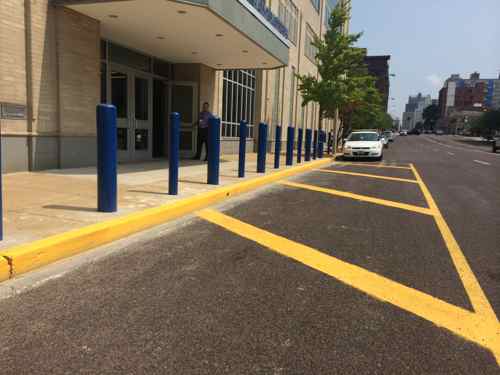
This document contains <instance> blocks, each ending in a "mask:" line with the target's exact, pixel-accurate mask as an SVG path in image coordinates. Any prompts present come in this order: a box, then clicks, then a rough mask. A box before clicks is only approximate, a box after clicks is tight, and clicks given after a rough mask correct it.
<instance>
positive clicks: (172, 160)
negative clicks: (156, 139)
mask: <svg viewBox="0 0 500 375" xmlns="http://www.w3.org/2000/svg"><path fill="white" fill-rule="evenodd" d="M180 138H181V115H180V114H179V113H177V112H173V113H171V114H170V131H169V136H168V142H169V145H168V194H170V195H177V194H178V193H179V153H180V150H179V149H180Z"/></svg>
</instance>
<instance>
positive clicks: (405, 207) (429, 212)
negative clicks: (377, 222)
mask: <svg viewBox="0 0 500 375" xmlns="http://www.w3.org/2000/svg"><path fill="white" fill-rule="evenodd" d="M279 184H281V185H285V186H290V187H296V188H299V189H306V190H312V191H317V192H320V193H325V194H330V195H335V196H337V197H343V198H350V199H355V200H358V201H363V202H369V203H374V204H378V205H381V206H387V207H393V208H399V209H402V210H406V211H411V212H417V213H419V214H424V215H431V216H432V215H434V212H433V211H432V210H430V209H429V208H426V207H420V206H415V205H412V204H406V203H400V202H395V201H391V200H387V199H380V198H375V197H369V196H367V195H361V194H355V193H350V192H347V191H341V190H335V189H327V188H322V187H319V186H314V185H306V184H300V183H297V182H291V181H280V182H279Z"/></svg>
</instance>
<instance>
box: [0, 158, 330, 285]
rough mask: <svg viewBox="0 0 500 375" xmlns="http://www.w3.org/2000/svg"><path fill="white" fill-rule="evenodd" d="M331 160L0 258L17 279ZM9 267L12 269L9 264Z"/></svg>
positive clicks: (12, 251)
mask: <svg viewBox="0 0 500 375" xmlns="http://www.w3.org/2000/svg"><path fill="white" fill-rule="evenodd" d="M332 161H333V160H332V159H330V158H325V159H321V160H316V161H312V162H309V163H307V164H302V165H299V166H295V167H292V168H287V169H284V170H282V171H279V172H275V173H271V174H268V175H264V176H262V177H257V178H253V179H250V180H247V181H243V182H240V183H236V184H233V185H229V186H224V187H221V188H217V189H215V190H211V191H208V192H206V193H202V194H198V195H195V196H193V197H189V198H185V199H180V200H177V201H174V202H171V203H167V204H164V205H161V206H159V207H154V208H150V209H147V210H144V211H141V212H136V213H132V214H129V215H126V216H122V217H119V218H116V219H112V220H108V221H104V222H101V223H97V224H93V225H90V226H87V227H84V228H79V229H75V230H72V231H69V232H66V233H62V234H58V235H55V236H52V237H48V238H45V239H42V240H39V241H35V242H31V243H28V244H23V245H19V246H15V247H12V248H10V249H6V250H3V251H0V257H3V258H1V259H3V260H5V259H4V258H7V259H8V260H9V261H10V264H11V267H12V270H10V269H9V268H7V270H8V273H7V277H14V276H16V275H20V274H22V273H25V272H28V271H31V270H33V269H36V268H39V267H42V266H44V265H47V264H49V263H52V262H54V261H56V260H59V259H63V258H67V257H70V256H72V255H75V254H78V253H81V252H83V251H85V250H89V249H92V248H95V247H98V246H101V245H104V244H107V243H110V242H112V241H115V240H118V239H121V238H124V237H126V236H129V235H131V234H134V233H137V232H139V231H142V230H145V229H149V228H152V227H154V226H156V225H159V224H163V223H165V222H167V221H169V220H173V219H177V218H179V217H181V216H184V215H186V214H189V213H191V212H193V211H196V210H199V209H201V208H204V207H207V206H210V205H212V204H215V203H218V202H221V201H223V200H224V199H227V198H228V197H232V196H236V195H239V194H242V193H246V192H248V191H251V190H254V189H256V188H258V187H261V186H264V185H267V184H270V183H273V182H275V181H278V180H281V179H283V178H286V177H290V176H293V175H296V174H299V173H302V172H305V171H308V170H311V169H315V168H318V167H319V166H322V165H326V164H329V163H331V162H332ZM7 267H9V266H8V264H7ZM2 270H3V268H2V263H0V281H1V280H2V278H1V276H2Z"/></svg>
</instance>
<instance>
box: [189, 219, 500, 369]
mask: <svg viewBox="0 0 500 375" xmlns="http://www.w3.org/2000/svg"><path fill="white" fill-rule="evenodd" d="M198 216H199V217H201V218H203V219H205V220H207V221H209V222H211V223H213V224H216V225H218V226H220V227H222V228H224V229H226V230H228V231H230V232H232V233H234V234H236V235H238V236H240V237H243V238H246V239H248V240H251V241H253V242H256V243H258V244H260V245H262V246H264V247H266V248H268V249H271V250H273V251H275V252H277V253H278V254H281V255H283V256H285V257H288V258H291V259H293V260H295V261H297V262H299V263H302V264H304V265H306V266H308V267H310V268H312V269H315V270H317V271H319V272H322V273H324V274H326V275H329V276H331V277H333V278H335V279H337V280H339V281H341V282H343V283H344V284H347V285H349V286H351V287H353V288H355V289H358V290H360V291H362V292H364V293H366V294H368V295H370V296H372V297H375V298H377V299H379V300H381V301H384V302H387V303H390V304H392V305H394V306H397V307H399V308H401V309H403V310H406V311H408V312H410V313H412V314H415V315H417V316H419V317H421V318H423V319H425V320H428V321H430V322H432V323H434V324H435V325H437V326H439V327H442V328H445V329H447V330H449V331H451V332H453V333H454V334H456V335H459V336H461V337H463V338H465V339H467V340H470V341H472V342H474V343H476V344H478V345H480V346H482V347H484V348H487V349H489V350H491V351H492V352H493V353H494V354H495V356H496V358H497V359H498V358H500V326H499V325H498V324H496V323H494V322H492V321H491V320H485V319H483V318H482V316H480V315H479V314H475V313H473V312H470V311H468V310H465V309H463V308H461V307H458V306H455V305H452V304H450V303H448V302H445V301H442V300H440V299H438V298H435V297H433V296H431V295H429V294H426V293H423V292H420V291H418V290H416V289H413V288H410V287H407V286H405V285H403V284H400V283H397V282H395V281H392V280H390V279H388V278H385V277H383V276H380V275H378V274H376V273H373V272H370V271H367V270H365V269H363V268H361V267H358V266H356V265H353V264H350V263H347V262H345V261H342V260H340V259H337V258H335V257H332V256H330V255H327V254H325V253H324V252H321V251H318V250H316V249H313V248H311V247H308V246H305V245H302V244H300V243H297V242H294V241H291V240H289V239H287V238H284V237H281V236H278V235H275V234H273V233H270V232H267V231H265V230H262V229H260V228H257V227H255V226H252V225H250V224H247V223H244V222H242V221H240V220H237V219H234V218H232V217H230V216H227V215H224V214H222V213H220V212H217V211H214V210H210V209H206V210H203V211H201V212H198Z"/></svg>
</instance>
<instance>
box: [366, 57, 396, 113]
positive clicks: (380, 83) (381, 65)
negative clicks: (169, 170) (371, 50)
mask: <svg viewBox="0 0 500 375" xmlns="http://www.w3.org/2000/svg"><path fill="white" fill-rule="evenodd" d="M390 59H391V56H389V55H383V56H366V57H365V64H366V66H367V67H368V72H369V73H370V74H371V75H372V76H374V77H376V78H377V81H376V82H375V86H376V87H377V89H378V91H379V92H380V95H381V96H382V103H383V107H384V110H385V111H387V110H388V106H389V87H390V82H389V60H390Z"/></svg>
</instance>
